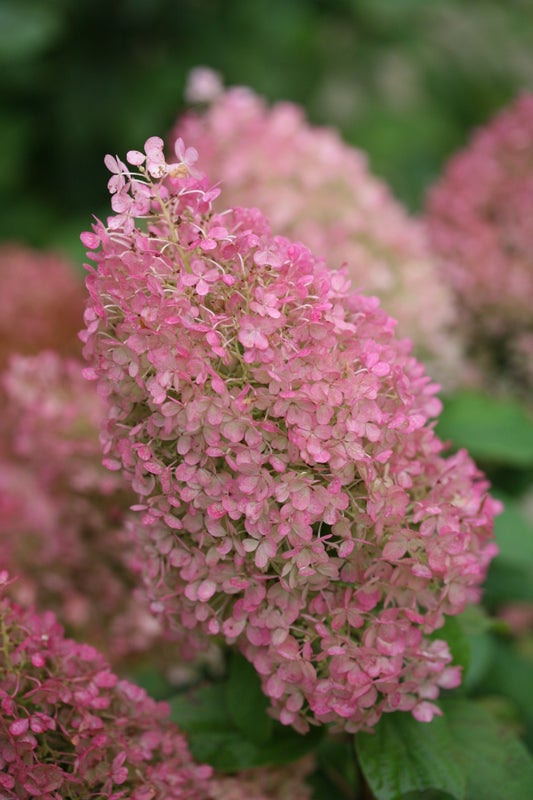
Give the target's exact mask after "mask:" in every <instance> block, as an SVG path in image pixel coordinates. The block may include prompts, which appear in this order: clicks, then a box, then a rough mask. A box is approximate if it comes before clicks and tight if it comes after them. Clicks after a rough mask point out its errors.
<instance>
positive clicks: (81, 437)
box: [0, 351, 161, 660]
mask: <svg viewBox="0 0 533 800" xmlns="http://www.w3.org/2000/svg"><path fill="white" fill-rule="evenodd" d="M2 390H3V392H4V395H5V405H4V407H3V410H2V411H3V426H4V434H3V436H2V438H1V442H0V443H1V454H0V562H1V563H2V564H3V566H4V567H8V568H9V571H10V572H11V574H13V575H17V576H18V577H19V580H18V581H17V584H16V589H15V592H16V594H17V597H18V600H19V601H20V602H22V603H23V604H25V605H26V604H28V603H37V604H38V605H39V606H40V607H42V608H49V609H52V610H53V611H55V612H56V613H57V614H58V616H59V618H60V620H61V622H62V623H63V624H64V625H66V626H67V628H68V630H69V632H70V633H72V634H73V635H76V636H77V637H80V638H82V639H84V640H85V639H88V640H90V641H92V642H93V643H95V644H98V645H99V646H100V647H102V648H103V649H104V650H106V651H107V652H108V653H109V656H110V657H111V658H112V659H113V660H115V659H116V658H123V657H125V656H128V655H130V654H132V653H134V652H136V651H141V650H144V649H146V648H147V647H148V646H149V645H151V644H153V642H154V641H155V640H156V639H157V637H160V636H161V631H160V628H159V625H158V624H157V622H156V620H155V618H154V617H153V615H151V614H150V613H149V610H148V602H147V600H146V599H144V600H143V599H142V598H141V597H137V595H136V594H135V587H136V586H138V584H139V583H140V580H139V579H138V578H137V576H136V575H135V574H134V571H135V570H137V571H138V565H137V563H136V561H135V551H134V547H133V545H132V543H131V542H130V541H129V536H128V534H127V532H126V527H125V523H126V518H127V515H128V513H129V512H128V509H129V506H130V505H131V503H132V502H133V496H132V494H131V490H130V489H129V486H128V485H127V483H126V481H124V479H123V478H122V476H119V475H118V474H116V473H110V472H109V471H108V470H106V469H105V468H104V467H103V466H102V464H101V460H102V453H101V446H100V442H99V427H100V421H101V419H102V418H103V416H104V409H103V404H102V402H101V400H100V398H99V397H98V395H97V393H96V391H95V388H94V387H93V386H91V385H88V384H87V382H86V381H85V380H84V379H83V377H82V364H81V363H80V362H78V361H77V360H74V359H66V358H62V357H61V356H60V355H58V354H56V353H53V352H50V351H47V352H43V353H40V354H39V355H37V356H27V357H24V356H13V357H12V359H11V362H10V366H9V368H8V369H7V370H6V371H5V373H4V375H3V376H2Z"/></svg>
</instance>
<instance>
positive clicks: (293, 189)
mask: <svg viewBox="0 0 533 800" xmlns="http://www.w3.org/2000/svg"><path fill="white" fill-rule="evenodd" d="M209 74H210V73H209V71H208V70H206V69H203V70H202V69H197V70H194V71H193V72H192V73H191V76H190V86H189V87H188V91H187V94H188V96H189V97H190V99H191V100H192V101H193V102H202V101H205V102H207V103H208V105H207V106H206V107H205V109H204V110H190V111H189V112H187V113H185V114H184V115H183V117H182V118H181V119H179V120H178V121H177V123H176V126H175V128H174V130H173V132H172V135H171V142H172V143H173V141H174V140H175V139H176V138H177V137H181V138H182V139H184V140H185V141H187V142H192V143H194V146H195V147H196V148H197V149H198V151H199V153H200V158H199V162H198V164H199V166H200V168H201V169H202V170H203V171H204V172H205V173H206V174H207V175H209V177H210V180H212V181H217V182H219V183H220V185H221V187H222V190H223V194H222V198H221V200H219V201H215V208H216V209H217V210H219V211H222V210H224V208H227V207H228V206H255V207H257V208H259V209H260V210H261V212H262V213H263V214H265V216H266V217H268V219H269V222H270V224H271V226H272V230H273V232H274V233H276V234H281V235H283V236H287V237H289V238H290V239H292V240H294V241H297V240H300V241H302V242H304V244H306V245H307V246H308V247H309V248H310V249H311V250H312V252H313V253H314V254H315V255H317V256H319V257H321V258H324V259H325V260H326V261H327V263H328V266H329V267H331V268H335V269H336V268H339V267H341V266H343V265H344V266H346V269H347V272H348V276H349V278H350V280H351V281H352V284H353V286H354V288H357V289H360V290H361V291H363V292H365V293H366V294H375V295H377V296H378V297H379V298H380V299H381V301H382V304H383V307H384V308H385V310H386V311H387V312H388V313H389V314H391V316H393V317H394V318H395V319H396V320H397V321H398V330H399V332H400V334H401V335H402V336H408V337H410V338H411V339H412V341H413V344H414V347H415V352H416V353H417V355H418V356H419V357H420V358H422V359H424V361H426V362H427V363H428V364H430V365H431V370H430V371H431V372H432V374H435V375H437V376H438V378H439V380H442V381H444V382H448V383H453V381H452V372H453V371H454V370H455V369H456V368H457V366H458V364H459V360H460V359H459V349H458V347H457V341H456V340H455V339H454V336H452V335H451V329H452V326H453V324H454V321H455V314H454V310H453V307H452V303H451V298H450V295H449V290H448V288H447V286H445V284H444V283H443V281H442V279H441V277H440V276H439V274H438V271H437V269H436V264H435V263H434V258H433V256H432V255H431V253H430V250H429V247H428V244H427V241H426V238H425V232H424V229H423V227H422V225H421V224H420V223H419V222H418V221H416V220H415V219H414V218H411V217H409V216H408V214H407V213H406V211H405V210H404V209H403V208H402V206H401V205H400V203H399V202H398V201H397V200H396V199H395V198H394V197H393V196H392V195H391V193H390V190H389V189H388V187H387V186H386V185H385V184H384V183H383V182H382V181H380V180H379V179H378V178H376V177H375V176H374V175H372V174H371V172H370V171H369V169H368V164H367V159H366V156H365V155H364V153H363V152H362V151H360V150H357V149H356V148H354V147H350V146H349V145H347V144H346V143H344V142H343V141H342V140H341V138H340V137H339V135H338V134H337V133H336V132H335V131H334V130H332V129H328V128H320V127H316V126H311V125H310V124H309V123H308V122H307V120H306V119H305V116H304V113H303V110H302V109H300V108H299V107H298V106H296V105H294V104H292V103H288V102H278V103H276V104H274V105H273V106H271V107H269V106H268V104H267V103H266V101H265V100H264V99H263V98H261V97H259V96H258V95H256V94H255V93H254V92H253V91H252V90H251V89H248V88H244V87H237V88H232V89H228V90H225V91H224V90H223V89H222V87H221V86H220V83H218V84H217V79H218V78H217V76H216V74H213V73H211V79H210V80H208V76H209ZM217 86H218V89H217ZM208 89H209V90H210V91H209V92H208V91H207V90H208Z"/></svg>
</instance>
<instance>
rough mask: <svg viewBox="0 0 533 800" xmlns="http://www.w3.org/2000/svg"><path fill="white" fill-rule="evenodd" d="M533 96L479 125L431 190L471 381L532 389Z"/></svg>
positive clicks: (436, 238)
mask: <svg viewBox="0 0 533 800" xmlns="http://www.w3.org/2000/svg"><path fill="white" fill-rule="evenodd" d="M532 148H533V94H524V95H522V96H521V97H519V98H518V99H517V100H516V101H515V102H514V103H513V104H512V105H511V106H510V107H509V108H507V109H505V110H504V111H502V112H500V113H499V114H498V115H497V116H496V117H495V118H494V119H492V120H491V121H489V122H488V123H487V124H486V125H485V126H484V127H481V128H480V129H479V130H477V131H476V132H475V133H474V135H473V136H472V139H471V140H470V142H469V143H468V144H467V145H466V147H465V148H464V149H463V150H462V151H460V152H459V153H456V154H455V155H454V156H452V158H451V159H450V161H449V163H448V164H447V165H446V167H445V169H444V172H443V174H442V176H441V178H440V179H439V181H438V182H437V183H436V185H435V186H434V187H433V188H432V189H431V191H430V193H429V196H428V203H427V210H426V222H427V226H428V229H429V233H430V236H431V242H432V245H433V248H434V250H435V252H436V254H437V255H438V256H439V259H440V264H441V274H442V278H443V280H445V281H446V282H447V284H448V285H449V286H450V288H451V289H452V291H453V292H454V295H455V300H456V303H457V306H458V308H459V310H460V322H461V332H462V335H463V337H464V340H465V343H466V347H467V351H468V355H469V356H470V373H469V374H468V375H467V376H466V378H467V380H470V381H471V382H474V383H478V384H481V385H483V386H485V387H487V388H488V389H489V390H490V391H491V392H493V391H495V390H497V389H498V388H500V389H503V390H505V391H511V392H515V393H517V394H518V395H519V396H523V397H525V398H526V400H527V401H528V402H530V401H531V390H532V389H533V366H532V365H533V312H532V307H533V255H532V254H533V225H532V222H531V219H532V209H533V162H532V159H531V150H532Z"/></svg>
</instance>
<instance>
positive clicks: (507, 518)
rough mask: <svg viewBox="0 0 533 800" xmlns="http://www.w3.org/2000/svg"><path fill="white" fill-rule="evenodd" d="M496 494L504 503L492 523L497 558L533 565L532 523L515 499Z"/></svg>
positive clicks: (523, 565)
mask: <svg viewBox="0 0 533 800" xmlns="http://www.w3.org/2000/svg"><path fill="white" fill-rule="evenodd" d="M497 496H498V499H500V500H502V502H503V503H504V510H503V513H502V514H500V515H499V516H497V517H496V520H495V523H494V533H495V535H496V541H497V542H498V546H499V548H500V555H499V558H500V559H503V560H505V561H506V562H508V563H509V564H514V565H516V566H518V567H525V566H533V525H532V524H531V522H530V520H529V519H528V518H527V517H526V515H525V514H524V512H523V510H522V508H521V506H520V504H519V503H518V502H517V501H516V500H512V499H511V498H510V497H506V496H503V495H502V494H498V495H497Z"/></svg>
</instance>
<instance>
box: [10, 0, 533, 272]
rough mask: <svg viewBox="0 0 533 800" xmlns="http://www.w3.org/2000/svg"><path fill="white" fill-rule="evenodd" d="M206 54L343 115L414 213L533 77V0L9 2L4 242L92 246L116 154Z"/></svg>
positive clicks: (173, 98)
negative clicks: (86, 242)
mask: <svg viewBox="0 0 533 800" xmlns="http://www.w3.org/2000/svg"><path fill="white" fill-rule="evenodd" d="M200 64H203V65H208V66H211V67H213V68H215V69H217V70H219V71H220V72H221V73H222V75H223V76H224V78H225V81H226V83H228V84H236V83H239V84H248V85H250V86H252V87H253V88H254V89H256V90H257V91H258V92H260V93H263V94H265V95H266V96H267V97H268V98H270V99H272V100H274V99H278V98H285V99H290V100H294V101H296V102H298V103H301V104H303V105H304V106H305V108H306V110H307V113H308V114H309V116H310V118H311V119H312V120H313V121H314V122H316V123H322V124H330V125H334V126H336V127H337V128H339V129H340V130H341V132H342V133H343V135H344V137H345V138H346V139H347V140H348V141H350V142H353V143H354V144H356V145H358V146H360V147H362V148H364V149H365V150H367V151H368V153H369V157H370V162H371V165H372V168H373V170H374V171H375V172H376V173H378V174H379V175H382V176H383V177H384V178H386V179H387V180H388V181H389V182H390V183H391V185H392V187H393V189H394V190H395V192H396V194H397V195H398V196H399V197H400V198H401V199H403V200H404V201H405V202H406V203H407V204H408V206H409V207H410V208H411V209H413V210H416V209H418V208H419V207H420V204H421V202H422V198H423V193H424V189H425V187H426V186H427V185H428V183H430V182H431V181H432V180H433V179H434V177H435V176H436V175H437V174H438V172H439V169H440V167H441V165H442V162H443V161H444V159H446V157H447V156H448V154H449V153H450V152H452V151H453V150H454V149H456V148H457V147H459V146H460V145H461V144H463V143H464V142H465V141H466V138H467V136H468V134H469V131H470V130H471V129H472V128H473V127H474V126H475V125H477V124H479V123H482V122H483V121H485V120H486V119H487V118H488V117H489V116H490V115H491V114H492V113H493V112H494V111H495V110H496V109H498V108H499V107H501V106H502V105H504V104H505V103H507V102H509V101H510V100H511V99H512V97H513V96H514V95H515V94H516V93H517V92H519V91H520V90H523V89H531V87H532V86H533V1H532V0H505V2H502V0H224V1H223V2H222V1H220V2H219V1H218V0H0V86H1V90H2V98H3V99H2V113H1V117H0V141H1V142H2V147H1V148H0V193H1V204H2V214H1V215H0V240H5V239H20V240H23V241H26V242H29V243H31V244H35V245H38V246H49V245H57V244H59V245H61V246H64V247H65V248H66V249H67V250H68V251H69V252H70V253H71V254H72V255H74V256H76V257H77V258H81V254H82V250H81V248H80V247H79V245H78V243H77V242H78V233H79V230H80V229H85V228H87V226H88V223H89V219H90V214H91V213H96V214H99V215H105V214H106V210H107V197H106V189H105V183H106V180H107V176H106V171H105V168H104V166H103V161H102V160H103V156H104V154H105V153H107V152H112V153H119V154H124V153H125V151H126V150H128V149H130V148H134V147H135V148H139V147H141V146H142V144H143V142H144V140H145V139H146V138H147V137H148V136H150V135H154V134H159V135H163V136H164V135H165V134H166V133H167V131H168V129H169V127H170V126H171V124H172V122H173V121H174V119H175V117H176V116H177V114H178V113H179V111H180V109H181V108H182V95H183V87H184V83H185V79H186V75H187V73H188V71H189V69H190V68H191V67H193V66H196V65H200Z"/></svg>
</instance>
